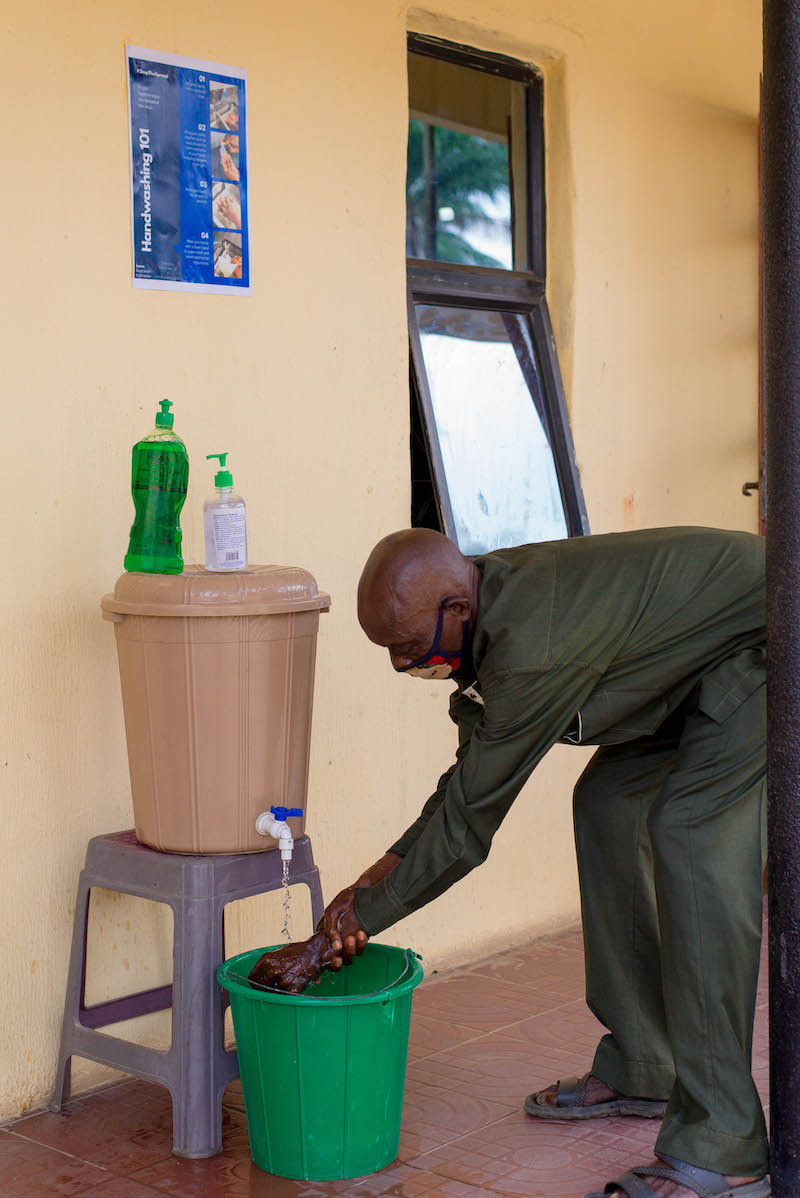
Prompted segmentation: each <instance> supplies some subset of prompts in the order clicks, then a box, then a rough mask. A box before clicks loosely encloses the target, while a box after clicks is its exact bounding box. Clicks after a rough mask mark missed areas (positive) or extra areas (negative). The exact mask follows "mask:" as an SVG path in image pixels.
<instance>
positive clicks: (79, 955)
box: [50, 870, 91, 1111]
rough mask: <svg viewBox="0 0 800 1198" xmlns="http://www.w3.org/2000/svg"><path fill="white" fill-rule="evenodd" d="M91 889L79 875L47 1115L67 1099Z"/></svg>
mask: <svg viewBox="0 0 800 1198" xmlns="http://www.w3.org/2000/svg"><path fill="white" fill-rule="evenodd" d="M90 893H91V886H90V885H89V881H88V879H87V876H86V871H85V870H83V871H82V872H81V876H80V879H79V881H78V894H77V898H76V900H75V918H74V919H73V921H72V948H71V950H70V955H69V973H68V974H67V991H66V997H65V1000H64V1021H63V1023H62V1025H61V1045H60V1047H59V1051H58V1064H57V1067H56V1084H55V1089H54V1091H53V1097H52V1100H51V1102H50V1110H51V1111H60V1110H61V1108H62V1106H63V1105H64V1103H65V1102H66V1101H67V1099H68V1098H69V1095H70V1090H71V1086H72V1052H71V1049H72V1030H73V1028H74V1027H76V1026H77V1025H78V1023H79V1022H80V1011H81V1007H82V1006H83V998H84V990H85V987H86V936H87V932H88V925H89V895H90Z"/></svg>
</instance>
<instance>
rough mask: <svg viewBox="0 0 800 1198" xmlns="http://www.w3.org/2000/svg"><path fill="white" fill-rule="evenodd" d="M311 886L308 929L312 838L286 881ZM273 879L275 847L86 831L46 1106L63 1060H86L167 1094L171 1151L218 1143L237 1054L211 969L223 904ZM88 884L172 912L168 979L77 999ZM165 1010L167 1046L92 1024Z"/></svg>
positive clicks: (298, 844)
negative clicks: (203, 851)
mask: <svg viewBox="0 0 800 1198" xmlns="http://www.w3.org/2000/svg"><path fill="white" fill-rule="evenodd" d="M300 882H302V883H305V885H306V886H308V888H309V890H310V891H311V912H312V918H313V921H314V925H315V926H316V924H317V922H318V920H319V919H320V918H321V917H322V913H323V910H324V905H323V901H322V889H321V886H320V881H319V870H318V869H317V868H316V866H315V865H314V857H313V854H312V851H311V841H310V840H309V838H308V837H307V836H300V837H298V838H297V840H295V842H294V855H293V857H292V860H291V862H290V864H289V883H290V885H296V884H297V883H300ZM281 885H282V872H281V858H280V853H278V852H276V851H272V852H264V853H240V854H231V855H225V856H216V855H214V856H205V857H190V856H183V855H182V854H178V853H161V852H158V851H157V850H156V849H149V848H147V847H146V846H145V845H143V844H140V843H139V841H138V840H137V839H136V836H135V834H134V832H133V831H129V832H113V833H111V834H110V835H108V836H95V837H94V839H93V840H90V841H89V845H88V848H87V850H86V865H85V866H84V869H83V870H82V872H81V876H80V881H79V883H78V899H77V903H76V906H75V923H74V927H73V933H72V952H71V955H70V964H69V977H68V980H67V996H66V1003H65V1007H64V1024H63V1029H62V1033H61V1048H60V1050H59V1056H58V1071H57V1073H56V1090H55V1094H54V1096H53V1102H52V1104H51V1109H52V1110H56V1111H57V1110H60V1109H61V1106H62V1104H63V1103H64V1102H65V1101H66V1099H67V1098H68V1097H69V1093H70V1082H71V1061H70V1058H71V1057H72V1056H73V1055H75V1056H80V1057H87V1058H88V1059H89V1060H91V1061H99V1062H100V1063H101V1064H103V1065H110V1066H111V1067H112V1068H113V1069H121V1070H122V1071H123V1072H125V1073H130V1074H133V1075H134V1076H136V1077H143V1078H147V1079H148V1080H149V1081H154V1082H160V1083H161V1084H162V1085H164V1086H166V1087H167V1088H168V1089H169V1091H170V1094H171V1095H172V1139H173V1147H172V1151H173V1152H174V1153H175V1154H176V1155H177V1156H190V1157H204V1156H213V1155H214V1154H215V1153H217V1152H220V1151H221V1149H222V1095H223V1091H224V1090H225V1087H226V1086H227V1085H228V1084H229V1083H230V1082H232V1081H234V1080H235V1079H236V1078H237V1077H238V1076H239V1066H238V1062H237V1059H236V1051H235V1050H231V1051H226V1049H225V1045H224V1014H225V1006H226V1003H227V995H226V996H224V998H223V992H222V990H221V989H220V987H219V985H218V983H217V979H216V969H217V966H218V965H219V964H220V962H221V961H223V960H224V959H225V944H224V930H223V912H224V909H225V906H226V904H227V903H230V902H234V901H235V900H237V899H242V898H249V897H250V896H251V895H254V894H262V893H264V892H265V891H267V890H275V889H276V888H277V887H279V886H281ZM93 886H101V887H103V888H104V889H106V890H116V891H119V892H121V893H123V894H134V895H138V896H139V897H141V898H146V899H153V900H155V901H156V902H161V903H166V904H167V905H168V906H170V907H171V908H172V911H173V915H174V924H175V926H174V935H173V955H172V959H173V972H172V984H171V985H169V986H160V987H158V988H156V989H153V990H144V991H141V992H140V993H139V994H129V995H126V996H125V997H124V998H116V999H112V1000H111V1001H110V1002H103V1003H98V1004H97V1005H96V1006H92V1007H87V1006H86V1005H85V988H86V936H87V929H88V915H89V894H90V891H91V889H92V887H93ZM169 1007H171V1008H172V1045H171V1047H170V1049H169V1050H168V1051H167V1052H162V1051H160V1050H159V1049H154V1048H146V1047H144V1046H143V1045H140V1044H132V1043H131V1042H130V1041H128V1040H120V1039H117V1038H116V1037H114V1036H109V1035H107V1034H105V1033H104V1032H101V1031H98V1030H97V1029H98V1028H102V1027H106V1026H107V1025H108V1024H111V1023H119V1022H120V1021H121V1020H123V1019H132V1018H135V1017H136V1016H137V1015H147V1014H150V1012H152V1011H163V1010H166V1009H167V1008H169Z"/></svg>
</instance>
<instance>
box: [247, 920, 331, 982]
mask: <svg viewBox="0 0 800 1198" xmlns="http://www.w3.org/2000/svg"><path fill="white" fill-rule="evenodd" d="M331 956H332V950H331V946H330V944H329V943H328V939H327V937H326V936H324V935H323V934H322V933H321V932H318V933H317V934H316V935H315V936H312V937H311V939H310V940H304V941H302V942H300V943H297V944H286V945H284V946H283V948H277V949H274V950H273V951H272V952H271V953H264V955H263V957H260V958H259V959H258V961H257V962H256V964H255V965H254V966H253V968H252V969H251V971H250V981H251V982H256V983H257V984H260V985H262V986H269V987H271V988H272V989H274V990H285V991H286V993H287V994H300V993H302V991H303V990H305V988H306V986H308V985H310V983H311V982H317V981H319V978H320V974H321V973H322V971H323V969H324V968H325V967H326V965H328V964H329V963H330V960H331Z"/></svg>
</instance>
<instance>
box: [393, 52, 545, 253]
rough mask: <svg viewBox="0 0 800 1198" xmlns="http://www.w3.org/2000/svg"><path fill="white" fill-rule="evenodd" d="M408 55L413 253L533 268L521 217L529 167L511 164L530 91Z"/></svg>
mask: <svg viewBox="0 0 800 1198" xmlns="http://www.w3.org/2000/svg"><path fill="white" fill-rule="evenodd" d="M408 61H409V105H410V120H409V124H408V167H407V175H406V205H407V207H406V212H407V217H406V246H407V254H408V256H409V257H410V258H429V259H435V260H436V261H439V262H459V263H467V264H470V265H473V266H493V267H502V268H506V269H509V268H511V267H516V268H517V269H526V268H527V263H526V262H525V261H524V259H525V257H526V250H525V243H524V242H525V239H524V229H523V228H520V229H516V228H515V224H516V222H515V221H514V212H516V211H520V212H524V210H525V200H524V195H522V194H521V190H520V189H521V188H522V187H524V177H525V172H524V169H519V170H515V169H514V167H515V159H516V158H517V157H521V158H524V138H525V96H524V92H525V89H524V87H523V86H522V84H520V83H516V82H515V81H513V80H510V79H505V78H502V77H500V76H497V75H492V74H488V73H486V72H484V71H479V70H474V69H472V68H470V67H465V66H459V65H457V64H454V63H451V62H443V61H440V60H437V59H434V58H428V57H426V56H424V55H418V54H413V53H412V54H409V59H408ZM515 180H516V184H515V183H514V181H515ZM520 224H521V225H522V224H524V222H520Z"/></svg>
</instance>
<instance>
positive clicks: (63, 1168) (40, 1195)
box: [0, 1131, 109, 1198]
mask: <svg viewBox="0 0 800 1198" xmlns="http://www.w3.org/2000/svg"><path fill="white" fill-rule="evenodd" d="M108 1179H109V1174H108V1173H107V1172H106V1170H105V1169H98V1168H97V1166H96V1165H90V1164H87V1162H86V1161H83V1160H80V1159H79V1158H78V1157H75V1156H68V1155H67V1154H66V1153H63V1152H57V1151H55V1149H53V1148H46V1147H45V1146H44V1145H43V1144H34V1143H33V1142H32V1141H31V1140H26V1139H25V1138H24V1137H23V1136H19V1135H17V1134H16V1133H14V1132H5V1131H3V1132H0V1194H2V1195H3V1198H51V1195H52V1196H54V1198H55V1196H56V1195H57V1196H59V1198H68V1196H69V1195H72V1194H82V1193H83V1192H84V1190H86V1189H87V1188H88V1187H89V1186H92V1185H95V1184H96V1183H97V1182H102V1181H104V1180H108Z"/></svg>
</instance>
